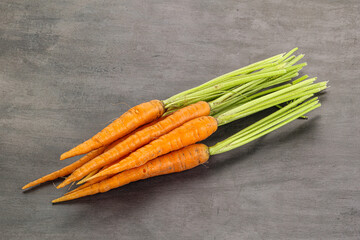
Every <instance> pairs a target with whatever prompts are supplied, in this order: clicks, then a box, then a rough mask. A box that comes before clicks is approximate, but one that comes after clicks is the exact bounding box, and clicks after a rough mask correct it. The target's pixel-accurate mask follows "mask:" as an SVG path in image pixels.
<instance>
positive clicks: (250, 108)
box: [217, 82, 326, 126]
mask: <svg viewBox="0 0 360 240" xmlns="http://www.w3.org/2000/svg"><path fill="white" fill-rule="evenodd" d="M290 88H291V87H287V88H285V89H283V90H286V89H290ZM324 89H326V82H320V83H317V84H313V85H311V86H304V87H303V88H300V89H298V90H295V91H291V92H288V93H286V94H284V95H281V96H277V97H276V98H274V99H271V100H268V101H261V102H259V103H258V101H257V100H259V99H261V98H259V99H255V100H253V101H250V102H248V103H249V104H247V103H245V104H243V105H241V106H239V107H237V108H236V109H237V111H233V110H234V109H235V108H233V109H231V110H229V111H228V112H225V113H223V114H221V115H219V116H217V120H218V125H219V126H221V125H224V124H227V123H230V122H233V121H235V120H238V119H240V118H243V117H246V116H249V115H251V114H254V113H256V112H259V111H262V110H264V109H267V108H270V107H273V106H276V105H278V104H281V103H284V102H288V101H290V100H293V99H297V98H300V97H303V96H306V95H309V94H313V93H317V92H320V91H322V90H324ZM279 91H282V90H279ZM279 91H277V92H274V93H271V94H269V95H272V94H273V95H276V94H277V93H278V92H279ZM269 95H266V96H265V97H267V96H269ZM255 103H257V104H255ZM241 107H242V108H241ZM229 113H231V114H229Z"/></svg>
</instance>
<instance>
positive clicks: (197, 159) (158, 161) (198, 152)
mask: <svg viewBox="0 0 360 240" xmlns="http://www.w3.org/2000/svg"><path fill="white" fill-rule="evenodd" d="M209 156H210V155H209V150H208V147H207V146H206V145H204V144H193V145H190V146H187V147H185V148H182V149H180V150H177V151H174V152H171V153H169V154H166V155H163V156H161V157H158V158H155V159H153V160H151V161H149V162H147V163H146V164H144V165H142V166H140V167H137V168H133V169H130V170H127V171H124V172H121V173H119V174H117V175H115V176H113V177H112V178H109V179H106V180H103V181H101V182H99V183H95V184H92V185H91V186H88V187H86V188H83V189H81V190H78V191H76V192H72V193H69V194H67V195H65V196H63V197H60V198H58V199H55V200H53V201H52V202H53V203H58V202H63V201H69V200H73V199H76V198H80V197H84V196H88V195H93V194H96V193H100V192H107V191H109V190H111V189H113V188H117V187H121V186H124V185H126V184H128V183H131V182H135V181H138V180H142V179H146V178H150V177H154V176H159V175H165V174H170V173H174V172H182V171H185V170H188V169H191V168H194V167H196V166H198V165H200V164H203V163H205V162H206V161H207V160H208V159H209Z"/></svg>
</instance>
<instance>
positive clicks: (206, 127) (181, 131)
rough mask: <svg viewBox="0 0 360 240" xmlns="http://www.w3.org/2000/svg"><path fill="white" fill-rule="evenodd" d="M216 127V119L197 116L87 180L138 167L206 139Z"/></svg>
mask: <svg viewBox="0 0 360 240" xmlns="http://www.w3.org/2000/svg"><path fill="white" fill-rule="evenodd" d="M216 129H217V120H216V119H215V118H213V117H210V116H203V117H198V118H195V119H193V120H190V121H188V122H186V123H185V124H183V125H182V126H180V127H178V128H176V129H174V130H173V131H171V132H170V133H168V134H165V135H163V136H161V137H160V138H158V139H156V140H154V141H152V142H151V143H149V144H148V145H145V146H144V147H142V148H139V149H138V150H136V151H135V152H133V153H131V154H130V155H129V156H128V157H127V158H125V159H123V160H122V161H120V162H119V163H117V164H115V165H113V166H111V167H109V168H107V169H105V170H103V171H100V172H99V173H97V174H95V175H94V176H92V177H91V178H89V179H88V180H91V179H94V178H97V177H100V176H106V175H113V174H116V173H119V172H122V171H125V170H129V169H131V168H135V167H139V166H141V165H143V164H145V163H146V162H148V161H150V160H152V159H154V158H156V157H158V156H161V155H164V154H167V153H169V152H171V151H174V150H177V149H180V148H182V147H185V146H188V145H190V144H193V143H196V142H199V141H201V140H204V139H206V138H207V137H209V136H210V135H211V134H212V133H214V132H215V131H216Z"/></svg>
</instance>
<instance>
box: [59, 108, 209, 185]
mask: <svg viewBox="0 0 360 240" xmlns="http://www.w3.org/2000/svg"><path fill="white" fill-rule="evenodd" d="M209 113H210V106H209V104H208V103H207V102H203V101H200V102H198V103H195V104H192V105H189V106H187V107H184V108H182V109H180V110H178V111H176V112H174V113H172V114H171V115H169V116H167V117H166V118H164V119H163V120H161V121H159V122H157V123H156V124H153V125H150V126H149V127H147V128H144V129H142V130H141V131H137V132H136V133H134V134H131V135H129V137H128V138H126V139H125V140H124V141H122V142H121V143H119V144H118V145H116V146H115V147H113V148H112V149H111V150H109V151H106V152H105V153H104V154H102V155H100V156H98V157H96V158H94V159H93V160H92V161H90V162H88V163H87V164H85V165H84V166H82V167H80V168H79V169H77V170H76V171H74V172H73V173H72V174H71V175H70V176H69V177H68V178H67V179H66V180H65V181H64V182H63V183H61V184H60V185H59V186H58V188H61V187H64V186H66V185H68V184H69V183H71V182H74V181H77V180H80V179H81V178H83V177H85V176H86V175H87V174H89V173H90V172H92V171H94V170H95V169H99V168H100V167H102V166H105V165H106V164H109V163H112V162H114V161H116V160H117V159H119V158H121V157H123V156H125V155H127V154H129V153H131V152H132V151H135V150H136V149H138V148H139V147H142V146H144V145H145V144H148V143H149V142H151V141H152V140H154V139H156V138H158V137H160V136H162V135H164V134H166V133H169V132H170V131H172V130H174V129H176V128H177V127H179V126H181V125H182V124H184V123H186V122H187V121H189V120H191V119H194V118H197V117H200V116H206V115H209Z"/></svg>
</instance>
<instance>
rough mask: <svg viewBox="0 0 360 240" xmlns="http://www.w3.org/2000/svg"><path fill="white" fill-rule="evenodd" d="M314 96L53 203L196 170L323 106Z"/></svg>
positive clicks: (301, 99)
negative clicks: (227, 134) (213, 141)
mask: <svg viewBox="0 0 360 240" xmlns="http://www.w3.org/2000/svg"><path fill="white" fill-rule="evenodd" d="M311 96H312V95H306V96H303V97H300V98H298V99H296V100H294V101H293V102H291V103H289V104H288V105H287V106H285V107H283V108H282V109H280V110H278V111H276V112H274V113H272V114H270V115H269V116H267V117H265V118H263V119H261V120H260V121H257V122H256V123H254V124H252V125H250V126H249V127H247V128H245V129H243V130H241V131H239V132H238V133H235V134H234V135H232V136H230V137H229V138H227V139H225V140H223V141H221V142H219V143H217V144H215V145H214V146H212V147H207V146H206V145H204V144H192V145H189V146H187V147H184V148H182V149H180V150H176V151H173V152H170V153H168V154H166V155H163V156H160V157H157V158H155V159H153V160H151V161H149V162H147V163H145V164H144V165H142V166H139V167H136V168H132V169H130V170H126V171H123V172H121V173H118V174H116V175H115V176H113V177H111V178H108V179H106V180H103V181H101V182H98V183H95V184H92V185H90V186H88V187H85V188H83V189H80V190H77V191H73V192H70V193H68V194H67V195H65V196H63V197H60V198H58V199H55V200H53V201H52V202H53V203H58V202H63V201H68V200H73V199H77V198H80V197H84V196H88V195H93V194H96V193H100V192H106V191H109V190H111V189H114V188H117V187H120V186H123V185H126V184H128V183H131V182H134V181H138V180H141V179H146V178H150V177H153V176H158V175H164V174H169V173H173V172H180V171H184V170H187V169H191V168H194V167H196V166H198V165H200V164H202V163H205V162H206V161H207V160H208V159H209V157H210V156H211V155H216V154H219V153H223V152H227V151H230V150H233V149H235V148H238V147H240V146H243V145H244V144H247V143H249V142H251V141H253V140H255V139H258V138H260V137H262V136H264V135H266V134H268V133H270V132H272V131H274V130H276V129H278V128H280V127H281V126H284V125H285V124H288V123H290V122H291V121H294V120H296V119H297V118H298V117H299V116H302V115H304V114H306V113H308V112H310V111H312V110H314V109H316V108H318V107H320V104H319V102H318V99H317V98H313V99H310V100H309V98H310V97H311Z"/></svg>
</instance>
